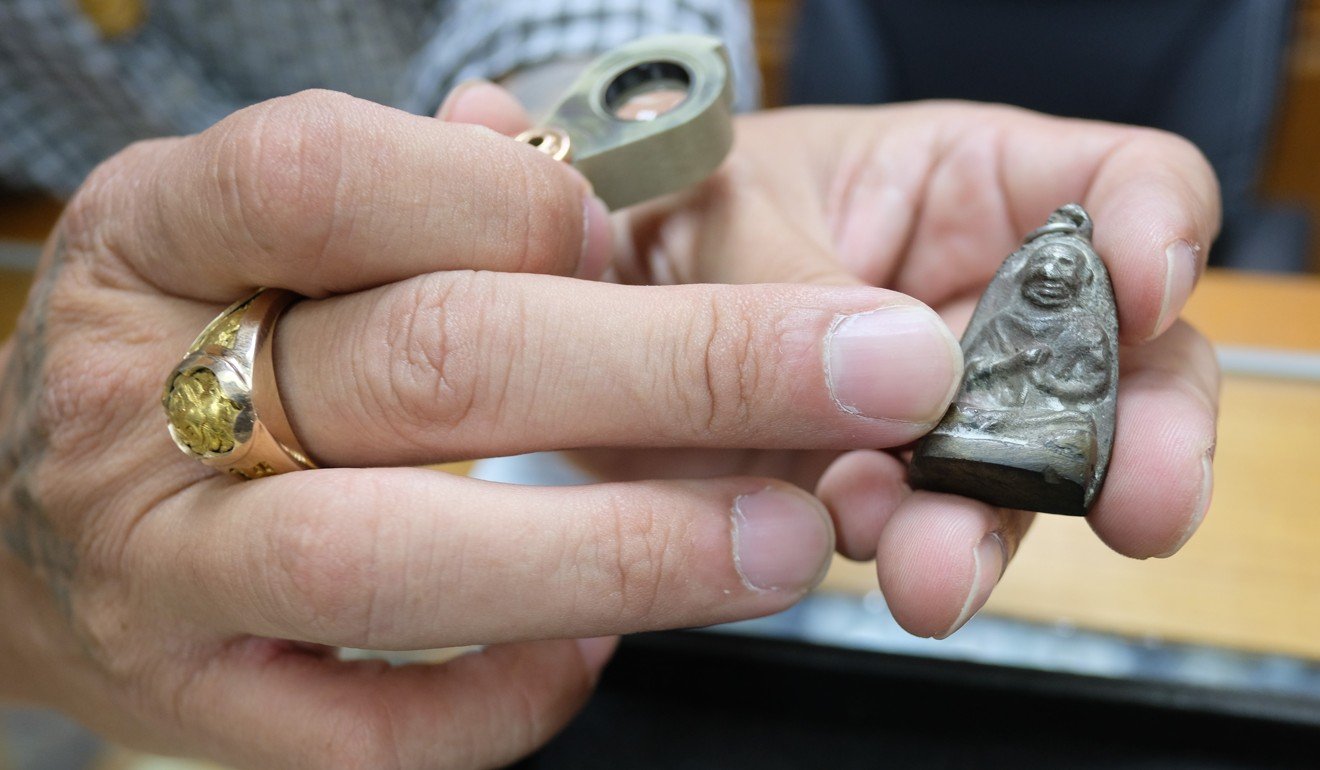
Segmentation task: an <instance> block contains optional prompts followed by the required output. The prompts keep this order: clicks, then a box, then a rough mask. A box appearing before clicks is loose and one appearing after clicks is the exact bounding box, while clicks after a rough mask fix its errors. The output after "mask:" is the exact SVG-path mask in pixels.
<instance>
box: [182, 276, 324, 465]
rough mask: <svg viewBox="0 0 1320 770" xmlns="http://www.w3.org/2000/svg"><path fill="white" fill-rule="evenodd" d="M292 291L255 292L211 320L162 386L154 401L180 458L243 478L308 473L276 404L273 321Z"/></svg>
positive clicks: (292, 296) (299, 447) (308, 462)
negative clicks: (164, 417) (158, 400)
mask: <svg viewBox="0 0 1320 770" xmlns="http://www.w3.org/2000/svg"><path fill="white" fill-rule="evenodd" d="M297 299H299V297H298V295H297V294H294V293H293V292H290V291H285V290H283V289H260V290H258V291H257V293H256V294H253V295H252V296H250V297H248V298H246V299H242V300H239V301H238V302H235V303H234V304H232V305H230V306H229V307H228V308H226V309H225V311H224V312H223V313H221V314H220V315H218V316H216V318H215V320H214V321H212V322H211V323H210V324H208V325H207V327H206V328H205V329H203V330H202V333H201V334H200V335H198V337H197V339H196V340H195V341H194V342H193V344H192V347H191V348H189V349H188V353H187V355H185V356H184V357H183V360H182V361H181V362H179V365H178V366H176V367H175V368H174V371H173V372H171V373H170V376H169V379H168V380H166V382H165V395H164V396H163V397H162V398H161V404H162V405H163V406H164V407H165V414H166V415H167V416H168V417H169V429H170V437H171V438H173V439H174V443H175V444H176V445H178V447H179V449H181V450H182V451H183V453H184V454H186V455H188V456H189V457H192V458H194V459H196V460H199V461H201V462H202V463H204V464H206V465H209V466H211V467H213V468H220V469H222V470H227V471H229V472H230V473H232V474H234V475H236V476H240V477H242V478H245V479H255V478H260V477H262V476H272V475H274V474H276V473H288V472H290V471H300V470H306V469H308V468H315V467H316V464H315V463H313V462H312V461H311V459H310V458H308V456H307V452H306V451H305V450H304V449H303V448H302V445H301V444H299V443H298V439H297V438H295V437H294V435H293V428H292V426H291V425H290V424H289V417H288V415H287V414H285V412H284V405H283V404H282V403H280V393H279V388H278V387H277V386H276V383H275V364H274V361H273V358H272V355H271V348H272V347H273V343H272V340H273V338H274V336H275V322H276V321H277V320H278V319H279V317H280V314H281V313H282V312H284V310H285V309H286V308H288V306H289V305H290V304H292V303H293V302H294V301H295V300H297Z"/></svg>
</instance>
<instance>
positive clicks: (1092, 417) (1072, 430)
mask: <svg viewBox="0 0 1320 770" xmlns="http://www.w3.org/2000/svg"><path fill="white" fill-rule="evenodd" d="M1091 229H1092V225H1091V218H1090V217H1089V216H1088V215H1087V213H1086V211H1085V210H1084V209H1082V207H1081V206H1078V205H1076V204H1068V205H1066V206H1063V207H1062V208H1060V209H1058V210H1057V211H1055V212H1054V213H1053V214H1052V215H1051V216H1050V218H1049V220H1048V221H1047V222H1046V224H1045V225H1044V226H1043V227H1041V228H1040V229H1038V230H1036V231H1035V232H1033V233H1031V234H1030V235H1028V236H1027V237H1026V239H1025V240H1024V241H1023V243H1022V246H1021V248H1019V249H1018V250H1017V251H1015V252H1013V253H1012V254H1010V255H1009V257H1008V259H1006V260H1005V261H1004V264H1003V266H1002V267H1000V268H999V272H997V273H996V274H995V277H994V279H993V280H992V281H991V282H990V285H989V287H988V288H987V289H986V291H985V294H983V295H982V296H981V301H980V303H979V304H978V305H977V308H976V313H975V314H974V315H973V316H972V320H971V322H970V323H969V324H968V327H967V331H966V333H964V334H963V339H962V349H963V357H964V359H965V361H966V369H965V371H964V374H963V381H962V386H961V388H960V389H959V391H958V396H957V398H956V399H955V401H954V404H953V405H952V406H951V407H949V411H948V412H947V413H946V414H945V416H944V419H943V420H942V421H941V422H940V424H939V425H938V426H937V427H936V428H935V429H934V430H933V431H931V432H930V433H929V434H927V435H926V436H925V437H924V438H923V439H922V440H921V441H920V442H919V443H918V444H917V446H916V449H915V452H914V454H913V458H912V464H911V467H910V469H909V471H910V477H911V483H912V486H913V487H914V488H920V489H928V490H933V491H937V492H950V493H953V494H958V495H963V496H966V497H971V498H975V499H977V500H983V501H985V502H987V503H990V504H992V505H998V506H1003V507H1006V508H1020V509H1024V510H1029V511H1039V512H1045V513H1062V514H1070V515H1074V516H1084V515H1086V512H1087V511H1088V510H1089V509H1090V507H1091V504H1092V502H1094V500H1095V497H1096V495H1097V494H1098V493H1099V491H1100V486H1101V484H1102V483H1103V482H1104V477H1105V470H1106V469H1107V467H1108V465H1109V456H1110V452H1111V450H1112V448H1113V443H1114V414H1115V403H1116V400H1117V395H1118V315H1117V311H1116V308H1115V305H1114V291H1113V288H1112V286H1111V285H1110V282H1109V273H1108V272H1107V271H1106V270H1105V266H1104V263H1103V262H1102V261H1101V259H1100V257H1099V255H1098V254H1096V252H1095V249H1094V248H1093V247H1092V246H1091Z"/></svg>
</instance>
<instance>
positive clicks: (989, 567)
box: [935, 532, 1008, 639]
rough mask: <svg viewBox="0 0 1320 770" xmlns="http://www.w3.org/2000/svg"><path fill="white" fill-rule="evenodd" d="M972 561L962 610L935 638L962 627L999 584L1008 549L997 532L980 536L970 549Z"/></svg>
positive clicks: (941, 637)
mask: <svg viewBox="0 0 1320 770" xmlns="http://www.w3.org/2000/svg"><path fill="white" fill-rule="evenodd" d="M972 563H973V569H972V585H971V589H970V590H969V591H968V592H967V598H966V599H965V600H964V601H963V606H962V610H961V611H960V612H959V613H958V618H957V619H956V620H954V621H953V625H951V626H949V630H948V631H945V632H944V633H942V634H936V636H935V638H936V639H945V638H947V637H948V636H950V635H951V634H953V632H955V631H957V630H958V629H960V628H962V627H963V624H965V623H966V622H967V621H968V620H970V619H971V617H972V616H973V615H975V614H976V613H977V612H978V611H979V610H980V609H981V608H982V607H984V606H985V602H986V599H989V598H990V592H991V591H993V590H995V586H996V585H998V584H999V578H1001V577H1003V575H1004V566H1005V565H1006V564H1007V563H1008V550H1007V549H1006V548H1005V547H1004V538H1003V537H1001V536H1000V534H999V533H998V532H991V533H990V534H988V535H986V536H985V537H983V538H981V542H980V543H977V545H976V548H975V549H973V550H972Z"/></svg>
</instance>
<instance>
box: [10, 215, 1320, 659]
mask: <svg viewBox="0 0 1320 770" xmlns="http://www.w3.org/2000/svg"><path fill="white" fill-rule="evenodd" d="M55 212H56V208H55V207H54V206H52V205H50V204H47V203H40V202H38V203H25V204H21V205H19V204H13V203H0V239H33V238H37V237H39V236H40V234H41V233H43V232H45V230H46V229H47V228H48V227H49V225H50V222H51V219H52V217H53V216H54V213H55ZM28 280H29V277H28V276H27V275H26V274H23V273H17V272H13V271H0V335H8V333H9V330H10V329H11V328H12V323H13V319H14V317H15V316H16V314H17V312H18V309H19V307H20V305H21V303H22V300H23V297H24V295H25V292H26V286H27V283H28ZM1186 315H1187V317H1188V318H1189V319H1191V320H1192V322H1193V323H1195V324H1196V325H1197V326H1198V327H1200V328H1201V329H1202V330H1204V331H1205V332H1206V333H1207V334H1208V335H1209V336H1210V338H1211V339H1212V340H1214V341H1215V342H1216V343H1217V344H1221V345H1234V346H1254V347H1265V348H1277V349H1284V350H1293V351H1308V352H1310V353H1313V354H1316V355H1320V279H1317V278H1313V277H1286V278H1277V277H1265V276H1258V275H1251V274H1246V273H1230V272H1223V271H1213V270H1212V271H1210V272H1209V273H1207V275H1206V276H1205V278H1204V279H1203V280H1202V282H1201V285H1200V287H1199V288H1198V290H1197V292H1196V294H1195V295H1194V296H1193V298H1192V302H1191V304H1190V306H1189V307H1188V310H1187V313H1186ZM874 575H875V573H874V565H871V564H857V563H852V562H847V561H845V560H842V559H840V560H838V561H837V562H836V564H835V566H834V568H833V569H832V570H831V572H830V575H829V577H828V578H827V579H826V582H825V584H824V586H823V590H832V591H847V592H855V593H862V592H866V591H870V590H873V589H874V587H875V577H874ZM987 611H989V612H993V613H998V614H1002V615H1007V616H1013V617H1019V618H1026V619H1032V620H1040V621H1046V622H1066V623H1070V624H1074V625H1076V626H1079V627H1084V628H1090V629H1095V630H1100V631H1110V632H1117V633H1121V634H1126V635H1133V636H1139V637H1148V636H1153V637H1159V638H1164V639H1169V640H1175V641H1190V642H1199V643H1206V644H1214V645H1224V646H1229V647H1235V648H1239V649H1246V650H1253V651H1261V652H1277V653H1285V654H1292V655H1298V656H1303V657H1308V658H1313V659H1317V660H1320V382H1315V381H1312V382H1306V381H1285V380H1278V379H1269V378H1262V377H1249V376H1241V375H1229V376H1227V377H1226V378H1225V380H1224V387H1223V401H1222V407H1221V413H1220V426H1219V441H1218V449H1217V454H1216V461H1215V491H1214V501H1213V503H1212V505H1211V508H1210V512H1209V514H1208V515H1207V517H1206V520H1205V523H1204V524H1203V525H1202V528H1201V531H1200V532H1199V533H1198V534H1197V536H1196V537H1195V538H1193V539H1192V541H1191V543H1189V544H1188V546H1187V547H1186V548H1185V549H1184V550H1183V552H1182V553H1180V554H1178V555H1177V556H1176V557H1174V558H1172V559H1166V560H1160V559H1151V560H1148V561H1134V560H1130V559H1125V558H1123V557H1120V556H1118V555H1116V554H1114V553H1112V552H1111V551H1109V550H1108V549H1107V548H1105V546H1103V545H1102V544H1100V542H1099V541H1098V540H1097V539H1096V538H1095V537H1094V536H1093V535H1092V534H1091V532H1090V530H1089V529H1088V528H1087V526H1086V523H1085V522H1084V521H1081V520H1078V519H1071V518H1066V517H1059V516H1040V517H1037V523H1036V526H1035V527H1033V529H1032V531H1031V533H1030V534H1029V535H1028V536H1027V539H1026V541H1025V542H1024V543H1023V546H1022V548H1021V550H1020V552H1019V553H1018V556H1017V558H1016V560H1015V561H1014V563H1013V565H1012V566H1011V567H1010V568H1009V570H1008V572H1007V574H1006V575H1005V576H1004V580H1003V584H1002V585H1001V586H1000V588H999V590H998V591H997V592H996V593H995V595H994V597H993V598H992V599H991V600H990V604H989V606H988V609H987Z"/></svg>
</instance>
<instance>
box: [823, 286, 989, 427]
mask: <svg viewBox="0 0 1320 770" xmlns="http://www.w3.org/2000/svg"><path fill="white" fill-rule="evenodd" d="M962 366H963V359H962V349H961V348H959V347H958V341H957V340H956V339H954V336H953V333H952V332H950V331H949V327H947V326H945V325H944V321H942V320H940V317H939V316H938V315H936V314H935V312H934V311H932V310H930V309H929V308H927V307H925V306H923V305H907V304H903V305H891V306H889V307H884V308H880V309H879V310H872V311H870V312H867V313H857V314H855V315H848V316H840V317H838V318H836V319H835V321H834V324H833V325H832V326H830V330H829V333H828V335H827V336H826V344H825V368H826V378H827V380H828V381H829V388H830V395H831V396H832V397H833V398H834V403H836V404H838V406H839V408H840V409H842V410H843V411H845V412H850V413H852V414H858V415H862V416H864V417H873V418H880V419H890V420H904V421H908V422H916V423H930V422H935V421H936V420H938V419H939V418H940V417H941V416H942V415H943V414H944V410H945V409H947V408H948V406H949V402H950V401H951V400H953V396H954V394H955V393H956V392H957V389H958V380H959V379H960V378H961V376H962Z"/></svg>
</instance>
